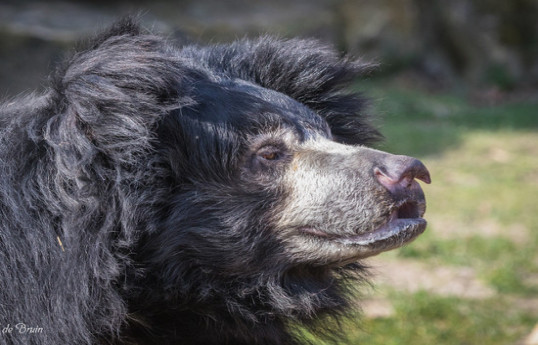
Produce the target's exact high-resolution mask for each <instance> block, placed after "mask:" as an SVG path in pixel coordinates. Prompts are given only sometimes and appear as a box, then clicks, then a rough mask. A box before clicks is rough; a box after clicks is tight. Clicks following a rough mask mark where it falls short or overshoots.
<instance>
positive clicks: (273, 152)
mask: <svg viewBox="0 0 538 345" xmlns="http://www.w3.org/2000/svg"><path fill="white" fill-rule="evenodd" d="M257 156H258V157H259V158H261V159H263V160H266V161H276V160H278V159H280V158H282V150H281V149H280V148H278V147H275V146H272V145H270V146H265V147H262V148H261V149H260V150H258V152H257Z"/></svg>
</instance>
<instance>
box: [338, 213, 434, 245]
mask: <svg viewBox="0 0 538 345" xmlns="http://www.w3.org/2000/svg"><path fill="white" fill-rule="evenodd" d="M426 224H427V222H426V220H425V219H424V218H396V219H392V220H390V221H389V222H387V223H385V224H384V225H383V226H381V227H380V228H378V229H376V230H374V231H370V232H367V233H364V234H360V235H353V236H341V237H334V238H332V240H333V241H335V242H338V243H341V244H344V245H353V246H372V245H373V246H377V245H381V244H386V245H387V246H390V247H393V248H396V247H401V246H402V245H404V244H406V243H408V242H410V241H412V240H414V239H415V238H416V237H417V236H418V235H420V234H421V233H423V232H424V230H425V229H426Z"/></svg>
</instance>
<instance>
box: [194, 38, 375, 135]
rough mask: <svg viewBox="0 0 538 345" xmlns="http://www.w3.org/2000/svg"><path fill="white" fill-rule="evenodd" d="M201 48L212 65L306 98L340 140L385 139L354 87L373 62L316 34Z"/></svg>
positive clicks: (298, 98)
mask: <svg viewBox="0 0 538 345" xmlns="http://www.w3.org/2000/svg"><path fill="white" fill-rule="evenodd" d="M192 53H193V54H196V52H192ZM198 54H200V56H199V57H200V58H201V59H202V60H205V61H206V63H207V64H208V65H209V66H210V67H212V68H215V69H217V70H220V71H223V72H225V73H228V74H229V75H230V76H232V77H236V78H241V79H246V80H249V81H252V82H254V83H257V84H259V85H261V86H263V87H266V88H269V89H273V90H276V91H278V92H282V93H284V94H286V95H288V96H290V97H292V98H294V99H296V100H297V101H299V102H301V103H303V104H305V105H306V106H308V107H309V108H311V109H312V110H314V111H316V112H317V113H318V114H319V115H321V116H322V117H324V118H325V119H326V121H327V122H328V123H329V126H330V127H331V130H332V133H333V135H334V137H335V139H336V140H338V141H341V142H344V143H347V144H369V143H373V142H375V141H378V140H380V139H381V134H380V133H379V132H378V131H377V130H376V129H375V128H374V127H373V126H372V125H371V124H370V123H369V121H368V116H367V114H366V113H365V111H366V108H367V101H366V99H365V98H364V97H362V95H361V94H360V93H358V92H356V91H353V90H352V89H351V88H350V86H351V84H352V83H353V82H355V81H357V80H358V79H359V77H361V76H364V75H365V74H367V73H369V72H371V71H372V70H373V69H374V68H375V65H374V64H371V63H363V62H361V61H357V60H352V59H349V58H346V57H341V56H339V55H338V54H337V53H336V52H335V51H334V50H333V49H331V48H329V47H327V46H325V45H323V44H321V43H320V42H318V41H315V40H301V39H291V40H282V39H275V38H272V37H261V38H259V39H258V40H243V41H238V42H235V43H232V44H230V45H219V46H215V47H214V48H208V49H207V50H200V51H199V52H198Z"/></svg>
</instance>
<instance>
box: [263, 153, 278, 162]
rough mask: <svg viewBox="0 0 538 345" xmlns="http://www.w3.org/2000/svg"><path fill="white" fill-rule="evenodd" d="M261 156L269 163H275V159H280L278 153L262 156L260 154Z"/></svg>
mask: <svg viewBox="0 0 538 345" xmlns="http://www.w3.org/2000/svg"><path fill="white" fill-rule="evenodd" d="M260 156H261V157H262V158H263V159H266V160H268V161H274V160H275V159H277V158H278V153H276V152H269V153H262V154H260Z"/></svg>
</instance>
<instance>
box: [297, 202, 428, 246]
mask: <svg viewBox="0 0 538 345" xmlns="http://www.w3.org/2000/svg"><path fill="white" fill-rule="evenodd" d="M424 209H425V206H424V204H423V203H420V204H419V203H417V202H416V201H406V202H403V203H402V204H401V205H400V206H399V207H397V208H395V209H394V210H393V211H392V212H391V214H390V217H389V219H388V221H387V222H386V223H384V224H383V225H381V226H380V227H379V228H377V229H375V230H373V231H369V232H366V233H363V234H358V235H343V236H339V235H333V234H331V235H328V234H326V233H321V232H319V231H316V230H312V229H309V228H306V229H303V230H304V231H305V232H306V233H308V234H310V235H314V236H317V237H322V238H323V239H325V240H329V241H333V242H337V243H340V244H343V245H349V246H366V247H369V246H375V247H379V246H381V247H385V246H387V247H392V248H396V247H400V246H402V245H404V244H406V243H408V242H411V241H412V240H414V239H415V238H416V237H417V236H418V235H420V234H421V233H423V232H424V230H425V229H426V224H427V222H426V220H425V219H424V218H422V217H421V216H422V215H423V214H424Z"/></svg>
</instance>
